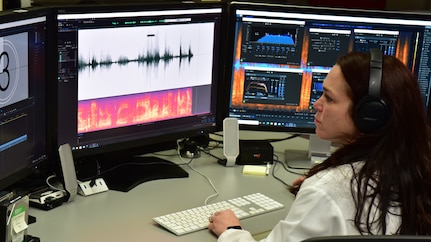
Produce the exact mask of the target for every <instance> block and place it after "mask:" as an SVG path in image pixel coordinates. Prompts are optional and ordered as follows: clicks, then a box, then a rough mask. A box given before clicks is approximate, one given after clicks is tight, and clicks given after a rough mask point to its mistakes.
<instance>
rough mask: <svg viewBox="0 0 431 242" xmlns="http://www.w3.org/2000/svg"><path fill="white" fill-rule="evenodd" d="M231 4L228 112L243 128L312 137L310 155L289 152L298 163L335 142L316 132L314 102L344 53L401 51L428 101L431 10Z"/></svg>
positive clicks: (323, 155) (303, 163) (327, 151)
mask: <svg viewBox="0 0 431 242" xmlns="http://www.w3.org/2000/svg"><path fill="white" fill-rule="evenodd" d="M230 9H231V14H230V17H231V19H232V21H231V22H230V25H231V26H230V31H229V34H230V35H231V39H230V52H231V58H230V63H229V64H228V65H229V66H230V68H228V70H227V71H226V73H227V75H228V77H227V79H228V82H229V83H230V93H229V98H228V99H229V104H228V115H227V116H229V117H236V118H238V120H239V124H240V128H241V129H251V130H270V131H283V132H291V133H299V134H310V147H309V151H308V156H305V155H304V154H303V153H297V152H296V151H291V150H286V160H287V161H288V163H289V164H291V165H292V166H293V167H309V166H312V165H313V164H314V163H315V162H316V161H320V160H322V159H325V158H326V157H327V156H328V155H330V143H329V142H326V143H325V142H322V141H320V140H319V139H318V138H316V136H315V134H314V132H315V126H314V123H313V121H314V113H315V111H314V110H313V103H314V102H315V101H316V100H317V99H318V98H319V97H320V95H321V94H322V84H323V80H324V79H325V77H326V75H327V73H328V72H329V70H330V69H331V67H332V66H333V65H334V64H335V62H336V60H337V58H338V56H340V55H344V54H346V53H348V52H350V51H363V52H367V51H368V50H369V49H370V48H379V49H380V50H382V51H383V53H384V54H385V55H394V56H396V57H397V58H398V59H400V60H401V61H402V62H403V63H405V64H406V65H407V66H408V67H409V68H410V69H411V70H412V72H413V73H414V74H416V75H417V77H418V81H419V86H420V88H421V92H422V95H423V100H424V104H426V105H428V103H429V99H430V79H431V74H430V73H431V72H430V70H429V66H430V64H431V55H430V50H431V49H430V43H431V16H430V15H429V14H423V13H405V12H386V11H369V10H354V9H335V8H334V9H331V8H319V7H311V6H291V5H284V4H270V3H246V2H232V3H231V8H230ZM425 108H427V107H425ZM287 148H288V147H287ZM310 156H311V157H310ZM312 156H316V157H312ZM319 157H320V158H319ZM296 160H298V161H299V162H300V163H295V162H294V161H296Z"/></svg>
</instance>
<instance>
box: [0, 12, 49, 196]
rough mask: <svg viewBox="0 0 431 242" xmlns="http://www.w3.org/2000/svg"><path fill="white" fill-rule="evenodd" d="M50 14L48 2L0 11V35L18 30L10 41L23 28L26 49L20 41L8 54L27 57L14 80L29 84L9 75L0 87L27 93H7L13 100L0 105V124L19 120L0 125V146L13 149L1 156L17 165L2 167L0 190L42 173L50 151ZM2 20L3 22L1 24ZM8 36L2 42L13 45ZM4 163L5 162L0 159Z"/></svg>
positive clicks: (16, 39)
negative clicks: (41, 6)
mask: <svg viewBox="0 0 431 242" xmlns="http://www.w3.org/2000/svg"><path fill="white" fill-rule="evenodd" d="M52 16H53V15H52V12H51V10H50V9H47V8H30V9H20V10H7V11H2V12H0V37H3V36H9V35H10V36H17V37H16V38H15V41H18V35H23V34H24V33H27V34H28V35H27V37H26V38H27V43H22V44H24V45H27V49H26V48H25V46H20V47H19V48H18V49H15V50H14V51H12V53H11V54H8V55H12V57H10V58H9V59H11V60H14V59H15V62H16V63H17V65H18V63H19V62H20V59H19V58H14V57H15V56H18V55H20V54H21V55H22V54H25V53H27V57H25V58H26V59H27V62H28V63H27V64H26V63H25V60H26V59H25V58H24V59H23V60H24V62H22V63H19V69H17V70H19V71H20V73H21V74H20V75H21V76H20V77H19V79H16V80H20V81H21V80H25V79H27V80H28V83H27V84H24V85H27V88H28V89H27V90H25V87H24V89H22V87H23V86H22V84H19V82H15V83H14V82H13V79H10V82H8V83H9V85H6V86H7V88H6V90H2V91H4V92H7V89H8V88H9V89H10V88H13V90H14V91H13V92H14V93H18V91H19V90H21V91H23V92H22V94H24V93H27V94H26V97H25V96H22V97H21V99H20V100H16V99H15V101H13V99H14V98H13V96H11V98H12V99H10V100H12V101H13V102H14V103H13V104H10V105H9V104H7V106H2V108H1V111H0V114H1V117H2V118H1V122H2V126H3V125H6V123H11V124H12V125H13V123H15V122H19V124H15V127H16V128H17V129H13V128H10V129H5V128H3V129H2V132H4V133H5V134H4V135H5V136H3V135H2V138H4V139H5V140H4V141H2V147H3V148H4V150H3V151H2V152H7V150H9V149H10V150H11V152H12V153H13V154H12V153H9V154H8V155H7V154H6V153H4V154H2V157H5V158H4V159H9V160H8V161H6V162H11V163H14V164H16V165H14V168H12V169H13V170H2V171H1V173H2V174H1V176H0V191H1V190H5V189H13V186H15V185H16V183H18V182H20V181H21V180H22V179H24V178H26V177H28V176H29V175H32V174H40V175H42V176H44V175H45V173H44V172H45V169H47V168H46V167H47V166H49V163H48V161H49V159H50V158H51V156H52V153H51V149H50V146H51V143H50V142H51V132H52V130H51V129H49V128H48V127H50V125H51V116H50V113H49V112H48V110H50V107H49V103H50V102H51V99H50V96H49V95H47V94H48V92H49V85H48V81H49V80H50V76H49V74H48V73H52V71H53V70H54V69H51V68H50V67H49V66H48V65H47V63H48V59H49V46H51V45H53V44H54V43H53V42H51V41H52V32H51V29H50V27H49V24H50V23H51V22H52ZM5 26H7V27H6V28H3V27H5ZM35 28H37V30H36V29H35ZM7 41H8V42H5V45H7V46H9V47H8V48H11V49H14V48H15V47H14V46H15V43H14V42H12V41H13V40H7ZM12 58H14V59H12ZM13 65H14V64H13ZM25 65H27V66H25ZM13 71H14V70H11V71H10V76H11V77H13V76H16V75H14V74H13ZM3 74H4V72H3ZM22 74H24V75H22ZM17 78H18V77H17ZM3 84H4V83H3ZM3 84H2V85H3ZM2 87H5V86H2ZM15 96H16V95H15ZM3 101H4V100H3ZM9 102H11V101H9ZM20 120H21V121H20ZM17 132H18V133H20V134H21V135H19V137H18V136H17V135H18V133H17ZM3 148H2V149H3ZM2 159H3V158H2ZM2 162H3V161H2ZM3 166H4V164H2V167H3ZM2 169H3V168H2ZM8 169H10V168H8Z"/></svg>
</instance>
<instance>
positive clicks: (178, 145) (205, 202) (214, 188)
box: [177, 141, 219, 205]
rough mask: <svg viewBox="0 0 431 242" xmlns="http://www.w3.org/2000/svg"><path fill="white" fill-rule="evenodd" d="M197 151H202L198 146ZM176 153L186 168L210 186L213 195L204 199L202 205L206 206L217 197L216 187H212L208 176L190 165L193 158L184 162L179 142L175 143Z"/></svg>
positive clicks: (212, 184)
mask: <svg viewBox="0 0 431 242" xmlns="http://www.w3.org/2000/svg"><path fill="white" fill-rule="evenodd" d="M198 149H200V150H202V148H201V147H199V146H198ZM177 153H178V157H179V158H180V159H181V160H182V161H183V162H184V164H185V165H186V166H188V167H189V168H190V169H192V170H193V171H194V172H196V173H198V174H199V175H201V176H202V177H203V178H205V179H206V180H207V181H208V183H209V184H210V186H211V188H212V189H213V190H214V192H215V193H213V194H211V195H209V196H208V197H207V198H205V201H204V205H207V204H208V201H209V200H210V199H213V198H215V197H217V196H218V195H219V191H218V189H217V188H216V186H215V185H214V183H213V182H212V181H211V179H210V178H209V177H208V176H206V175H205V174H203V173H202V172H200V171H199V170H197V169H196V168H194V167H193V166H192V165H191V163H192V161H193V157H191V158H190V160H188V161H187V160H185V159H184V158H183V157H182V156H181V152H180V144H179V142H178V141H177Z"/></svg>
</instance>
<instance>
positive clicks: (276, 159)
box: [271, 155, 304, 189]
mask: <svg viewBox="0 0 431 242" xmlns="http://www.w3.org/2000/svg"><path fill="white" fill-rule="evenodd" d="M273 160H274V165H273V167H272V172H271V174H272V176H273V177H274V178H275V179H276V180H278V181H279V182H281V183H283V184H284V185H285V186H287V188H288V189H290V188H291V187H292V185H290V184H287V183H286V182H285V181H283V180H282V179H281V178H280V177H278V176H276V175H275V167H276V166H277V164H281V165H282V166H283V168H284V170H285V171H287V172H289V173H292V174H295V175H300V176H303V175H304V173H300V172H296V171H293V170H291V169H289V168H288V166H287V165H286V164H285V163H284V162H282V161H280V160H279V159H278V156H277V155H274V159H273Z"/></svg>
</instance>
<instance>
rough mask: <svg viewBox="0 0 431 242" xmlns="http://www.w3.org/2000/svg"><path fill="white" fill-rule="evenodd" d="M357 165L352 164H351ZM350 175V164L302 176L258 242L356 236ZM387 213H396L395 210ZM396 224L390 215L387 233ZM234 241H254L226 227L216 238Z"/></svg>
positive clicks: (248, 236)
mask: <svg viewBox="0 0 431 242" xmlns="http://www.w3.org/2000/svg"><path fill="white" fill-rule="evenodd" d="M361 164H362V163H361V162H359V163H356V164H355V167H356V168H358V167H359V166H360V165H361ZM356 168H355V169H356ZM352 175H353V170H352V166H351V165H349V164H348V165H342V166H339V167H337V168H333V169H329V170H325V171H321V172H319V173H318V174H316V175H314V176H312V177H309V178H308V179H306V180H305V181H304V183H303V184H302V186H301V189H300V191H299V192H298V194H297V197H296V199H295V201H294V202H293V204H292V206H291V208H290V210H289V213H288V214H287V216H286V218H285V219H284V220H281V221H280V222H278V224H277V225H276V226H275V227H274V228H273V230H272V231H271V232H270V234H269V235H268V237H267V238H266V239H264V240H262V241H265V242H298V241H302V240H304V239H307V238H311V237H318V236H329V235H358V234H359V232H358V230H357V229H356V228H355V226H354V223H353V222H352V221H353V219H354V214H355V211H356V209H355V205H354V202H353V199H352V192H351V189H350V187H351V184H350V181H351V177H352ZM391 212H393V213H398V211H397V210H395V211H391ZM399 225H400V217H398V216H391V217H390V218H389V225H388V228H387V234H395V232H396V230H397V228H398V227H399ZM374 232H376V233H378V231H374ZM236 241H237V242H246V241H247V242H248V241H255V240H254V239H253V238H252V236H251V234H250V233H249V232H248V231H245V230H237V229H229V230H226V231H225V232H223V233H222V234H221V235H220V237H219V238H218V242H236Z"/></svg>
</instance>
